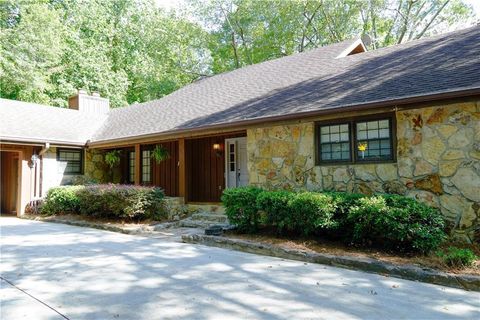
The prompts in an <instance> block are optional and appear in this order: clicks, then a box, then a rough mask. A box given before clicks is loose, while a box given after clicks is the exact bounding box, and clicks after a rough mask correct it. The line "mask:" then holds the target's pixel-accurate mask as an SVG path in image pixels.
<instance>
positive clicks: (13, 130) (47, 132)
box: [0, 99, 107, 146]
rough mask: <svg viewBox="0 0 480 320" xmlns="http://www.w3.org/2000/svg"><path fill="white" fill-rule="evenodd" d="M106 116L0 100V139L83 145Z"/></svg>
mask: <svg viewBox="0 0 480 320" xmlns="http://www.w3.org/2000/svg"><path fill="white" fill-rule="evenodd" d="M106 118H107V117H106V116H99V115H92V114H86V113H83V112H79V111H78V110H71V109H66V108H55V107H51V106H45V105H40V104H36V103H28V102H22V101H16V100H8V99H0V138H1V139H2V140H3V141H15V142H30V143H42V144H43V143H46V142H49V143H52V144H63V145H79V146H80V145H81V146H83V145H85V143H86V142H87V140H88V139H90V137H91V136H92V135H93V134H94V132H95V131H96V130H97V129H98V128H99V127H100V126H101V124H102V123H103V122H104V121H105V120H106Z"/></svg>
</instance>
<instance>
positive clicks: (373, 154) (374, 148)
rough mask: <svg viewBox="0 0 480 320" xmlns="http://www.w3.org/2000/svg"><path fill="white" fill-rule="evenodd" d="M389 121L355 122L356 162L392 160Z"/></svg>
mask: <svg viewBox="0 0 480 320" xmlns="http://www.w3.org/2000/svg"><path fill="white" fill-rule="evenodd" d="M390 127H391V126H390V119H382V120H373V121H364V122H357V126H356V128H357V132H356V137H357V141H356V146H357V161H369V160H392V158H393V157H392V154H393V153H392V139H391V130H390Z"/></svg>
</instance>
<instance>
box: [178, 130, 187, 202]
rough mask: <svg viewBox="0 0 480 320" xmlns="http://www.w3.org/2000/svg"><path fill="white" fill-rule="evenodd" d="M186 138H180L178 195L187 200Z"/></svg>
mask: <svg viewBox="0 0 480 320" xmlns="http://www.w3.org/2000/svg"><path fill="white" fill-rule="evenodd" d="M185 151H186V150H185V139H179V140H178V195H179V196H180V197H183V199H184V201H185V202H187V166H186V155H185Z"/></svg>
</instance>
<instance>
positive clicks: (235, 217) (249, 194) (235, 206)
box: [222, 187, 262, 233]
mask: <svg viewBox="0 0 480 320" xmlns="http://www.w3.org/2000/svg"><path fill="white" fill-rule="evenodd" d="M261 192H262V190H261V189H259V188H255V187H242V188H231V189H226V190H225V191H224V192H223V195H222V202H223V205H224V206H225V213H226V214H227V216H228V219H229V220H230V222H231V223H233V224H234V225H237V227H238V229H239V230H240V231H242V232H247V233H251V232H256V231H257V230H258V227H259V225H260V223H261V220H262V219H261V212H260V211H259V209H258V207H257V197H258V195H259V194H260V193H261Z"/></svg>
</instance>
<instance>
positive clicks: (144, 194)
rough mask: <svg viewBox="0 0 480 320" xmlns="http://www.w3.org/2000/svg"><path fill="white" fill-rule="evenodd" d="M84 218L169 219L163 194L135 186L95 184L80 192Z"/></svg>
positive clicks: (157, 190) (79, 197) (155, 190)
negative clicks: (166, 217)
mask: <svg viewBox="0 0 480 320" xmlns="http://www.w3.org/2000/svg"><path fill="white" fill-rule="evenodd" d="M77 196H78V199H79V201H80V208H79V212H80V213H81V214H84V215H88V216H93V217H104V218H122V219H131V220H142V219H161V218H164V217H165V209H164V207H163V198H164V194H163V191H162V190H161V189H159V188H152V187H140V186H131V185H115V184H108V185H91V186H85V187H84V188H83V189H81V190H79V191H78V192H77Z"/></svg>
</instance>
